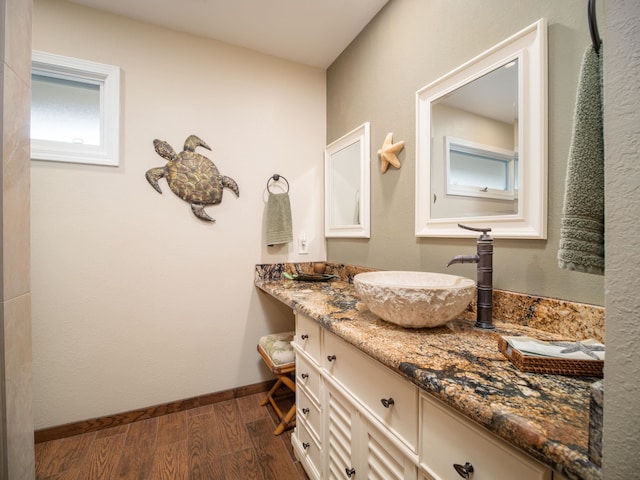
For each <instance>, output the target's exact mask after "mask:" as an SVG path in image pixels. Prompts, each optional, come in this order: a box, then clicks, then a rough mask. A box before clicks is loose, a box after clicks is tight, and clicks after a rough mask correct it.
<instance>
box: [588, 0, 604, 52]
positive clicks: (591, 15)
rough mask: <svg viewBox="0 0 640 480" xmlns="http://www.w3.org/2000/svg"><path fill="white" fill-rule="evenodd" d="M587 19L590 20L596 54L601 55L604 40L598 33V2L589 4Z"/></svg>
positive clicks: (591, 0)
mask: <svg viewBox="0 0 640 480" xmlns="http://www.w3.org/2000/svg"><path fill="white" fill-rule="evenodd" d="M587 17H588V19H589V33H590V34H591V43H592V44H593V48H594V50H595V51H596V53H600V45H602V40H601V39H600V34H599V33H598V21H597V20H596V0H589V3H588V4H587Z"/></svg>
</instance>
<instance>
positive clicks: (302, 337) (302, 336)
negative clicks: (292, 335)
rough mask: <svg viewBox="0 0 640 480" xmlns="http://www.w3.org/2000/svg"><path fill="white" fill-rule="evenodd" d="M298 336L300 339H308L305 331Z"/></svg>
mask: <svg viewBox="0 0 640 480" xmlns="http://www.w3.org/2000/svg"><path fill="white" fill-rule="evenodd" d="M300 338H301V339H302V340H306V339H308V338H309V335H307V334H306V333H303V334H302V335H300Z"/></svg>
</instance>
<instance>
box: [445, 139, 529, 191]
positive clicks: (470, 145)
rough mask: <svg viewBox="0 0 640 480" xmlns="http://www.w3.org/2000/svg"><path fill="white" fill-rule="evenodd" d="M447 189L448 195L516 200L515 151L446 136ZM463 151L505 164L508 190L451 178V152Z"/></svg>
mask: <svg viewBox="0 0 640 480" xmlns="http://www.w3.org/2000/svg"><path fill="white" fill-rule="evenodd" d="M444 141H445V162H446V169H445V191H446V192H447V195H462V196H465V197H478V198H493V199H497V200H514V199H515V198H517V192H516V191H515V189H514V185H515V184H516V179H515V152H513V151H511V150H506V149H504V148H498V147H494V146H493V145H483V144H481V143H477V142H472V141H469V140H463V139H460V138H454V137H450V136H445V139H444ZM452 151H456V152H463V153H470V154H473V155H479V156H483V157H486V158H492V159H494V160H496V161H500V162H503V163H504V164H505V169H506V172H507V173H506V174H507V183H508V187H509V188H508V189H507V190H497V189H493V188H487V187H486V186H484V185H457V184H455V183H453V181H452V180H451V152H452Z"/></svg>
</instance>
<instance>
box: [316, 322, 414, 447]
mask: <svg viewBox="0 0 640 480" xmlns="http://www.w3.org/2000/svg"><path fill="white" fill-rule="evenodd" d="M323 355H324V356H323V359H322V360H323V366H324V368H325V369H326V370H327V371H328V372H329V374H331V375H332V376H333V378H334V379H335V381H337V382H338V383H339V384H341V385H343V386H344V388H345V389H346V390H347V391H349V392H351V393H352V394H353V396H354V397H356V399H358V400H359V401H360V402H361V403H362V404H363V405H364V407H365V408H366V409H367V411H368V412H369V413H371V414H372V415H373V416H374V417H376V418H377V419H378V420H380V422H382V424H384V425H385V426H386V427H388V428H389V430H390V431H391V432H393V434H394V435H395V436H397V437H398V438H399V439H400V440H401V441H402V442H403V443H404V444H406V445H407V446H408V447H409V448H410V449H411V451H413V452H415V451H416V444H417V440H418V388H417V387H416V386H415V385H413V384H411V383H410V382H409V381H407V380H406V379H404V378H402V377H401V376H400V375H398V374H396V373H395V372H392V371H391V370H389V369H388V368H387V367H385V366H384V365H382V364H381V363H380V362H378V361H376V360H374V359H372V358H371V357H369V356H368V355H366V354H365V353H363V352H361V351H360V350H358V349H356V348H355V347H353V346H351V345H349V344H348V343H346V342H345V341H344V340H342V339H340V338H338V337H337V336H336V335H334V334H332V333H330V332H325V335H324V351H323ZM333 356H335V359H333ZM329 357H331V360H329ZM383 401H385V402H387V406H386V407H385V405H384V404H383Z"/></svg>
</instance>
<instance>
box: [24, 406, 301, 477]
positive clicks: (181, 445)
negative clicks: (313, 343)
mask: <svg viewBox="0 0 640 480" xmlns="http://www.w3.org/2000/svg"><path fill="white" fill-rule="evenodd" d="M263 397H264V393H259V394H255V395H249V396H245V397H240V398H237V399H233V400H228V401H224V402H220V403H214V404H212V405H207V406H204V407H198V408H193V409H191V410H185V411H183V412H178V413H171V414H168V415H164V416H161V417H156V418H150V419H148V420H142V421H139V422H134V423H130V424H128V425H122V426H118V427H112V428H108V429H104V430H100V431H97V432H91V433H84V434H82V435H76V436H72V437H67V438H62V439H59V440H52V441H48V442H43V443H38V444H36V447H35V448H36V479H37V480H107V479H127V480H162V479H167V480H218V479H220V480H236V479H238V480H240V479H242V480H271V479H273V480H276V479H277V480H308V478H307V476H306V475H305V473H304V470H303V469H302V467H301V466H300V464H299V462H298V461H297V460H296V459H295V457H294V455H293V450H292V449H291V432H292V431H291V430H290V431H288V432H285V433H283V434H282V435H280V436H277V437H276V436H274V435H273V431H274V429H275V426H276V421H275V414H274V413H273V409H272V407H271V406H267V407H262V406H260V400H261V399H262V398H263ZM290 401H293V399H292V398H291V399H290Z"/></svg>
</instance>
